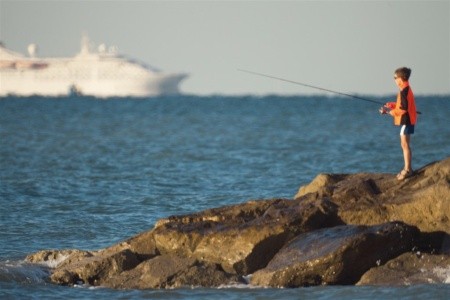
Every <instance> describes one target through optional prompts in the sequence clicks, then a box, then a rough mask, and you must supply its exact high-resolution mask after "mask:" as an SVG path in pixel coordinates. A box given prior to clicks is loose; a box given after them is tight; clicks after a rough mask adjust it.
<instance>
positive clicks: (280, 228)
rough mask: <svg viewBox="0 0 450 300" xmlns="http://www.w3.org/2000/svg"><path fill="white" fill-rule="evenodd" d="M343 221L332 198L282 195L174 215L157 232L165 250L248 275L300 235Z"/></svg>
mask: <svg viewBox="0 0 450 300" xmlns="http://www.w3.org/2000/svg"><path fill="white" fill-rule="evenodd" d="M338 224H342V222H341V221H340V220H339V218H337V216H336V207H335V205H333V204H332V203H331V202H329V201H327V200H313V201H307V200H304V201H300V200H297V201H291V200H285V199H284V200H283V199H278V200H269V201H251V202H248V203H245V204H240V205H234V206H228V207H223V208H219V209H212V210H207V211H204V212H202V213H200V214H198V215H189V216H179V217H172V218H169V219H168V220H163V221H161V222H159V223H158V224H157V227H156V228H155V230H154V236H155V241H156V245H157V248H158V250H159V251H160V252H161V253H170V252H177V253H182V254H183V255H186V256H193V257H196V258H197V259H200V260H204V261H208V262H212V263H217V264H220V265H221V266H222V268H223V269H224V270H225V271H227V272H229V273H236V274H239V275H247V274H250V273H253V272H254V271H256V270H258V269H260V268H262V267H264V266H265V265H266V264H267V263H268V262H269V261H270V259H271V258H272V257H273V256H274V255H275V254H276V253H277V251H278V250H279V249H280V248H281V247H283V245H284V244H285V243H286V242H287V241H288V240H290V239H291V238H293V237H294V236H295V235H297V234H299V233H301V232H307V231H311V230H314V229H319V228H324V227H329V226H334V225H338Z"/></svg>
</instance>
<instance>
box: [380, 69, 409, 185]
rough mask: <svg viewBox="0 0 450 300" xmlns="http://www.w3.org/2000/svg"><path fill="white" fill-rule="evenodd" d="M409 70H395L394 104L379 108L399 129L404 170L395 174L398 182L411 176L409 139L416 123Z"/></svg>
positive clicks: (390, 103) (389, 103)
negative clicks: (391, 118)
mask: <svg viewBox="0 0 450 300" xmlns="http://www.w3.org/2000/svg"><path fill="white" fill-rule="evenodd" d="M410 76H411V69H409V68H406V67H402V68H398V69H397V70H395V73H394V80H395V83H396V85H397V86H398V88H399V93H398V94H397V101H396V102H388V103H386V104H385V105H384V107H381V108H380V113H381V114H390V115H391V116H392V117H393V118H394V124H395V125H397V126H401V127H400V145H401V147H402V150H403V159H404V163H405V165H404V168H403V170H401V171H400V172H399V173H398V174H397V179H398V180H404V179H405V178H408V177H410V176H411V175H412V174H413V169H412V166H411V160H412V151H411V147H410V137H411V134H414V125H415V124H416V121H417V111H416V104H415V101H414V94H413V92H412V90H411V87H410V86H409V77H410Z"/></svg>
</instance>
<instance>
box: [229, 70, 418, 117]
mask: <svg viewBox="0 0 450 300" xmlns="http://www.w3.org/2000/svg"><path fill="white" fill-rule="evenodd" d="M237 70H238V71H240V72H244V73H249V74H253V75H258V76H262V77H267V78H272V79H276V80H281V81H284V82H289V83H293V84H297V85H301V86H306V87H309V88H313V89H316V90H320V91H325V92H329V93H333V94H337V95H342V96H347V97H351V98H354V99H358V100H362V101H366V102H371V103H375V104H377V105H380V104H381V105H383V106H384V104H385V103H382V102H379V101H375V100H371V99H367V98H363V97H359V96H356V95H352V94H347V93H342V92H338V91H333V90H330V89H326V88H323V87H319V86H315V85H311V84H306V83H302V82H298V81H293V80H289V79H284V78H280V77H275V76H272V75H267V74H263V73H258V72H253V71H249V70H244V69H237ZM417 113H418V114H421V112H420V111H417Z"/></svg>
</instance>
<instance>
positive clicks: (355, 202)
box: [294, 157, 450, 234]
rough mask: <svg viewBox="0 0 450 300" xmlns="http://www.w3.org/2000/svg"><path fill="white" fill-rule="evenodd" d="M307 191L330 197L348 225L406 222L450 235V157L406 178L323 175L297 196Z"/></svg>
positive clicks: (303, 187) (298, 196)
mask: <svg viewBox="0 0 450 300" xmlns="http://www.w3.org/2000/svg"><path fill="white" fill-rule="evenodd" d="M307 194H312V195H314V196H315V197H317V198H323V197H328V198H330V199H331V201H333V202H334V203H336V204H337V205H338V206H339V208H338V209H339V216H340V217H341V219H342V220H343V221H344V222H345V223H347V224H354V225H376V224H381V223H386V222H390V221H402V222H405V223H406V224H409V225H413V226H416V227H418V228H419V229H420V230H421V231H426V232H434V231H444V232H447V233H449V234H450V157H449V158H447V159H445V160H442V161H439V162H436V163H432V164H430V165H428V166H425V167H423V168H421V169H419V170H417V171H416V172H415V175H414V176H413V177H410V178H408V179H406V180H404V181H398V180H397V179H396V177H395V176H394V175H393V174H366V173H359V174H334V175H333V174H320V175H318V176H317V177H316V178H315V179H314V180H313V181H312V182H311V183H310V184H309V185H306V186H302V187H301V188H300V189H299V191H298V193H297V195H296V196H295V197H294V198H295V199H298V198H302V197H304V196H305V195H307Z"/></svg>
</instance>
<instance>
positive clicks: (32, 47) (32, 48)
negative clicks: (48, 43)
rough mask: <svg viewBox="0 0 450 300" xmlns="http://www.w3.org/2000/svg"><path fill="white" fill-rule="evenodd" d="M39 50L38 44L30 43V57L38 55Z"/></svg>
mask: <svg viewBox="0 0 450 300" xmlns="http://www.w3.org/2000/svg"><path fill="white" fill-rule="evenodd" d="M37 50H38V47H37V45H36V44H29V45H28V55H30V57H32V58H34V57H36V55H37Z"/></svg>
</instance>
